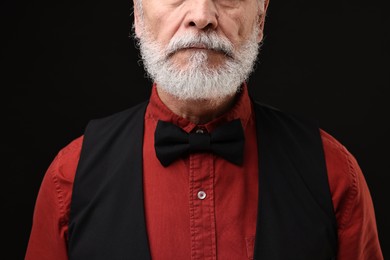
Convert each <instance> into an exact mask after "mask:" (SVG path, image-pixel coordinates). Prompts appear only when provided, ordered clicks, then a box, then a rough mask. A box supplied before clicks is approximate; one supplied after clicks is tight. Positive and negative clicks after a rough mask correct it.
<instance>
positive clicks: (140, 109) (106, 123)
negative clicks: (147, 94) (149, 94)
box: [87, 100, 149, 130]
mask: <svg viewBox="0 0 390 260" xmlns="http://www.w3.org/2000/svg"><path fill="white" fill-rule="evenodd" d="M148 102H149V100H146V101H143V102H141V103H138V104H136V105H134V106H132V107H129V108H127V109H125V110H122V111H119V112H116V113H113V114H111V115H108V116H105V117H100V118H94V119H91V120H90V121H89V123H88V125H87V130H88V129H89V128H92V127H93V128H95V129H96V128H110V127H112V126H115V125H121V124H123V123H126V122H128V120H131V119H134V118H138V117H139V116H143V115H144V112H145V109H146V106H147V104H148ZM137 116H138V117H137Z"/></svg>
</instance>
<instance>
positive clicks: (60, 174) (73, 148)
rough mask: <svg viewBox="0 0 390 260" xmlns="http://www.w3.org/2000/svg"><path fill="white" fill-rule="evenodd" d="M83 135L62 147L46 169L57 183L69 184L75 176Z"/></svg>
mask: <svg viewBox="0 0 390 260" xmlns="http://www.w3.org/2000/svg"><path fill="white" fill-rule="evenodd" d="M83 140H84V136H83V135H82V136H79V137H77V138H76V139H74V140H72V141H71V142H70V143H69V144H67V145H66V146H65V147H63V148H62V149H61V150H60V151H59V152H58V153H57V155H56V157H55V158H54V160H53V161H52V163H51V165H50V166H49V169H48V174H49V175H51V177H52V178H53V179H54V180H55V181H56V182H58V184H62V185H64V184H71V183H73V179H74V176H75V172H76V168H77V164H78V161H79V158H80V152H81V148H82V145H83Z"/></svg>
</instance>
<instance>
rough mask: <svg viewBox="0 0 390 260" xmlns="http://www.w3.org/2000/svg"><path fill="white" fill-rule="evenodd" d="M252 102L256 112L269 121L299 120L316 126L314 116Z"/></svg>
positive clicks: (255, 101) (316, 122)
mask: <svg viewBox="0 0 390 260" xmlns="http://www.w3.org/2000/svg"><path fill="white" fill-rule="evenodd" d="M252 103H253V107H254V110H255V112H256V114H260V115H262V117H263V118H267V119H269V120H270V121H273V122H279V121H280V120H282V121H290V122H296V123H297V122H300V123H303V124H306V125H311V126H315V127H318V121H317V119H315V118H312V117H308V116H303V115H300V114H297V113H293V112H287V111H284V110H281V109H279V108H277V107H274V106H271V105H269V104H266V103H263V102H260V101H257V100H252Z"/></svg>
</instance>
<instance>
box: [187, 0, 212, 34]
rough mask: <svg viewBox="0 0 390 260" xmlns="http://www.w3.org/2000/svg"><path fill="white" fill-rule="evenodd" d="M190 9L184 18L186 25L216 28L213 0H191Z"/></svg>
mask: <svg viewBox="0 0 390 260" xmlns="http://www.w3.org/2000/svg"><path fill="white" fill-rule="evenodd" d="M191 2H192V4H191V6H190V11H189V12H188V14H187V17H186V19H185V24H186V26H188V27H196V28H197V29H199V30H208V29H216V28H217V26H218V11H217V8H216V6H215V3H214V0H193V1H191Z"/></svg>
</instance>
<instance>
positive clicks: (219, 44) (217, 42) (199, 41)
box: [165, 32, 234, 58]
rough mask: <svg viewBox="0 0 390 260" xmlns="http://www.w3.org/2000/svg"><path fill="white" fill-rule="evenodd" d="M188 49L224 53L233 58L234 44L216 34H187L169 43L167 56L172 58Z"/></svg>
mask: <svg viewBox="0 0 390 260" xmlns="http://www.w3.org/2000/svg"><path fill="white" fill-rule="evenodd" d="M187 48H204V49H208V50H213V51H218V52H222V53H224V54H225V55H226V56H228V57H231V58H232V57H233V53H234V47H233V44H232V43H231V42H230V41H229V40H228V39H227V38H225V37H222V36H219V35H217V33H215V32H210V33H201V34H194V33H187V34H184V35H180V36H176V37H174V38H172V40H171V41H170V42H169V44H168V46H167V48H166V51H165V55H166V57H169V56H171V55H172V54H174V53H175V52H177V51H179V50H182V49H187Z"/></svg>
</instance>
